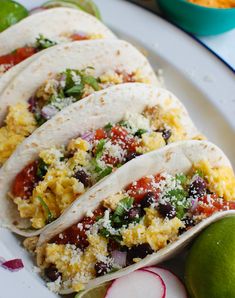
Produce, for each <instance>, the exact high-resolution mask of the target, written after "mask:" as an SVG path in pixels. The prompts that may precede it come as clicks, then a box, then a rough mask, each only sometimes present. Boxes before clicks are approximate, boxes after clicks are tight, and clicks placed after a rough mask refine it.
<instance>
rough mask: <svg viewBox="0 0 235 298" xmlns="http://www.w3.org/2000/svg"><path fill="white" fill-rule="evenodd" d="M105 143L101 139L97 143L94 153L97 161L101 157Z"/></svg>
mask: <svg viewBox="0 0 235 298" xmlns="http://www.w3.org/2000/svg"><path fill="white" fill-rule="evenodd" d="M105 143H106V141H105V139H101V140H99V143H98V144H97V146H96V151H95V157H96V158H97V159H98V158H100V157H101V156H102V154H103V151H104V145H105Z"/></svg>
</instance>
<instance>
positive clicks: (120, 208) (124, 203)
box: [113, 197, 134, 217]
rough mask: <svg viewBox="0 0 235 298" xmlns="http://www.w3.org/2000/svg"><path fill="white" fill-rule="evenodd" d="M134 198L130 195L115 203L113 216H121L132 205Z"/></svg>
mask: <svg viewBox="0 0 235 298" xmlns="http://www.w3.org/2000/svg"><path fill="white" fill-rule="evenodd" d="M133 203H134V199H133V198H131V197H125V198H123V199H122V200H121V201H120V202H119V203H118V205H117V208H116V210H115V212H114V214H113V215H114V216H119V217H121V216H123V215H124V214H125V213H126V212H127V211H128V210H129V209H130V208H131V207H132V205H133Z"/></svg>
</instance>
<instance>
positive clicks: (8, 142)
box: [0, 103, 37, 165]
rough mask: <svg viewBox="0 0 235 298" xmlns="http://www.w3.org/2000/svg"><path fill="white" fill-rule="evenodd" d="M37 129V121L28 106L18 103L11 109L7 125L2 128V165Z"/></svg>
mask: <svg viewBox="0 0 235 298" xmlns="http://www.w3.org/2000/svg"><path fill="white" fill-rule="evenodd" d="M36 127H37V126H36V121H35V119H34V117H33V114H31V113H30V112H29V111H28V108H27V104H25V103H18V104H16V105H15V106H10V107H9V111H8V114H7V117H6V120H5V125H4V126H3V127H1V128H0V165H1V164H3V163H4V162H5V161H6V160H7V159H8V158H9V157H10V155H11V154H12V153H13V151H14V150H15V148H16V147H17V145H19V144H20V143H21V142H22V141H23V140H24V139H25V138H26V137H27V136H29V135H30V134H31V133H32V132H33V131H34V130H35V129H36Z"/></svg>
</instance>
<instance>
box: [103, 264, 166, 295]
mask: <svg viewBox="0 0 235 298" xmlns="http://www.w3.org/2000/svg"><path fill="white" fill-rule="evenodd" d="M165 292H166V287H165V284H164V282H163V280H162V279H161V277H160V276H159V275H158V274H156V273H154V272H150V271H147V270H142V269H141V270H137V271H134V272H131V273H129V274H127V275H124V276H123V277H120V278H118V279H116V280H114V281H113V283H112V284H111V285H110V287H109V288H108V290H107V293H106V295H105V298H120V297H122V298H143V297H148V298H165Z"/></svg>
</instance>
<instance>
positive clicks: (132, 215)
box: [124, 207, 143, 221]
mask: <svg viewBox="0 0 235 298" xmlns="http://www.w3.org/2000/svg"><path fill="white" fill-rule="evenodd" d="M142 216H143V210H142V209H141V208H140V207H132V208H131V209H130V210H129V211H128V212H127V213H126V214H125V216H124V219H125V220H128V221H133V220H137V219H139V218H141V217H142Z"/></svg>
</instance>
